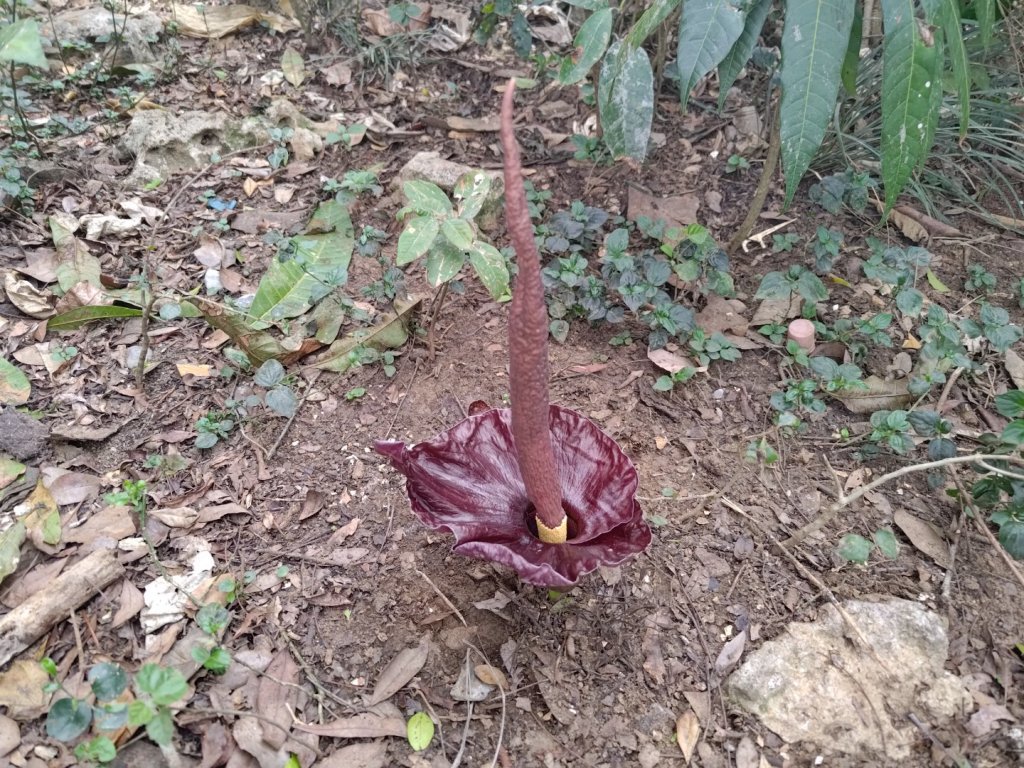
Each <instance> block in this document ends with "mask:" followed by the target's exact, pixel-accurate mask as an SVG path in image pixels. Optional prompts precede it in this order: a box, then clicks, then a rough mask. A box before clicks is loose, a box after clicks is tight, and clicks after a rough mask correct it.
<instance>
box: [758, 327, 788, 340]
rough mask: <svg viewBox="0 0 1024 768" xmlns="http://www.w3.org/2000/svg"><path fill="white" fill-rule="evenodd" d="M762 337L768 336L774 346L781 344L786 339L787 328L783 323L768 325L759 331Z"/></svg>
mask: <svg viewBox="0 0 1024 768" xmlns="http://www.w3.org/2000/svg"><path fill="white" fill-rule="evenodd" d="M757 332H758V333H760V334H761V335H762V336H767V337H768V338H769V339H770V340H771V342H772V344H781V343H782V342H783V340H785V338H786V326H785V325H783V324H782V323H768V324H767V325H762V326H761V327H760V328H758V329H757Z"/></svg>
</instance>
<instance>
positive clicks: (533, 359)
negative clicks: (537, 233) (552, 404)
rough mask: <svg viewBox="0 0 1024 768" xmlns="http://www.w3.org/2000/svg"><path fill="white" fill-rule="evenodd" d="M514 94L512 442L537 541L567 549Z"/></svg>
mask: <svg viewBox="0 0 1024 768" xmlns="http://www.w3.org/2000/svg"><path fill="white" fill-rule="evenodd" d="M514 93H515V80H514V79H513V80H509V83H508V87H506V89H505V98H504V100H503V102H502V106H501V147H502V150H503V151H504V155H505V222H506V227H507V229H508V233H509V236H510V237H511V238H512V246H513V247H514V248H515V251H516V264H517V265H518V267H519V275H518V277H517V278H516V286H515V291H514V293H513V298H512V307H511V309H510V310H509V315H508V351H509V390H510V394H511V397H512V439H513V441H514V442H515V446H516V457H517V458H518V460H519V471H520V472H521V473H522V475H523V482H524V483H525V485H526V495H527V496H529V498H530V501H531V502H533V506H534V510H535V514H536V517H537V536H538V537H539V538H540V540H541V541H543V542H545V543H547V544H562V543H564V542H565V540H566V537H567V533H568V519H567V518H566V515H565V512H564V511H563V510H562V492H561V483H560V482H559V480H558V469H557V467H556V466H555V454H554V451H553V450H552V447H551V430H550V428H549V426H548V417H549V412H550V408H549V405H548V322H547V319H548V313H547V309H546V308H545V306H544V286H543V284H542V283H541V278H540V258H539V256H538V255H537V245H536V243H534V240H533V224H531V223H530V214H529V211H528V209H527V206H526V191H525V189H524V188H523V176H522V165H521V163H520V159H519V145H518V144H517V143H516V137H515V132H514V129H513V123H512V108H513V100H514Z"/></svg>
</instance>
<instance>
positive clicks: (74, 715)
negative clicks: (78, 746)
mask: <svg viewBox="0 0 1024 768" xmlns="http://www.w3.org/2000/svg"><path fill="white" fill-rule="evenodd" d="M91 722H92V707H91V706H89V704H88V702H85V701H82V700H80V699H73V698H64V699H58V700H57V701H55V702H53V704H52V705H51V706H50V711H49V712H47V713H46V734H47V735H48V736H49V737H50V738H51V739H56V740H57V741H74V740H75V739H77V738H78V737H79V736H81V735H82V734H83V733H85V732H86V731H87V730H88V729H89V724H90V723H91Z"/></svg>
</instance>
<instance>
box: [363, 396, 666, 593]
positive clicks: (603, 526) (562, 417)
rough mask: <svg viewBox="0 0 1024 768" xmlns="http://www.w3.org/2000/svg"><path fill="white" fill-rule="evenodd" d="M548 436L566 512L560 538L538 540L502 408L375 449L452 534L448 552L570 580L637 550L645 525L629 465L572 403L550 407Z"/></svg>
mask: <svg viewBox="0 0 1024 768" xmlns="http://www.w3.org/2000/svg"><path fill="white" fill-rule="evenodd" d="M550 427H551V438H552V443H553V447H554V452H555V462H556V464H557V466H558V474H559V478H560V481H561V491H562V504H563V507H564V508H565V510H566V511H567V513H568V515H569V520H570V538H569V541H567V542H566V543H565V544H544V543H542V542H541V541H540V540H539V539H537V538H536V536H535V535H534V532H532V531H531V529H530V525H531V523H532V520H533V516H534V515H533V508H532V505H531V504H530V500H529V499H528V498H527V496H526V487H525V486H524V484H523V479H522V476H521V475H520V472H519V465H518V463H517V461H516V452H515V445H514V443H513V441H512V432H511V417H510V413H509V411H508V410H507V409H495V410H490V411H486V412H485V413H482V414H480V415H478V416H471V417H469V418H468V419H465V420H464V421H461V422H459V423H458V424H456V425H455V426H453V427H452V428H451V429H449V430H448V431H447V432H443V433H441V434H440V435H438V436H437V437H434V438H433V439H431V440H427V441H425V442H422V443H417V444H415V445H412V446H406V445H405V444H404V443H401V442H391V441H379V442H377V443H376V445H375V448H376V450H377V452H378V453H380V454H381V455H383V456H386V457H387V458H389V459H390V460H391V463H392V465H393V466H394V467H395V469H397V470H398V471H399V472H401V473H402V474H403V475H405V476H406V478H407V482H406V491H407V493H408V494H409V500H410V502H411V503H412V509H413V512H414V513H415V514H416V516H417V517H419V518H420V520H422V521H423V522H424V523H425V524H426V525H428V526H430V527H431V528H434V529H439V530H446V531H450V532H451V533H453V534H455V551H456V552H458V553H460V554H462V555H466V556H468V557H475V558H478V559H481V560H491V561H493V562H497V563H501V564H503V565H507V566H508V567H510V568H512V569H513V570H515V571H516V572H517V573H518V574H519V575H520V577H521V578H522V579H523V580H524V581H527V582H529V583H531V584H535V585H537V586H542V587H561V588H565V587H571V586H572V585H573V584H575V583H576V581H577V579H579V577H580V576H583V575H584V574H587V573H590V572H591V571H593V570H594V569H596V568H597V567H598V566H601V565H605V566H612V565H618V564H619V563H621V562H622V561H623V560H625V559H626V558H628V557H630V556H631V555H635V554H637V553H638V552H641V551H643V550H644V549H645V548H646V547H647V545H648V544H650V542H651V531H650V528H648V527H647V524H646V523H645V522H644V520H643V513H642V511H641V509H640V504H639V503H638V502H637V501H636V498H635V493H636V488H637V484H638V478H637V474H636V469H635V468H634V467H633V464H632V463H631V462H630V461H629V459H628V458H627V457H626V455H625V454H624V453H623V452H622V451H621V450H620V449H619V447H618V445H616V443H615V441H614V440H612V439H611V438H610V437H608V435H606V434H605V433H604V432H602V431H601V430H600V429H599V428H598V427H597V426H596V425H595V424H594V423H593V422H591V421H590V420H588V419H586V418H584V417H583V416H581V415H580V414H578V413H576V412H575V411H571V410H568V409H566V408H560V407H558V406H554V405H553V406H551V414H550Z"/></svg>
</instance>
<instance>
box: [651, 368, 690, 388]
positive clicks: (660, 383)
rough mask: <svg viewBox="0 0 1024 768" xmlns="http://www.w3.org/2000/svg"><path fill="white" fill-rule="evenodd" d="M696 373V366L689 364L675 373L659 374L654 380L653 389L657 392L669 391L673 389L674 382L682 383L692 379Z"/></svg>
mask: <svg viewBox="0 0 1024 768" xmlns="http://www.w3.org/2000/svg"><path fill="white" fill-rule="evenodd" d="M696 374H697V369H696V368H691V367H690V366H687V367H685V368H680V369H679V370H678V371H676V372H675V373H671V374H665V375H663V376H659V377H658V378H657V380H656V381H655V382H654V389H655V391H657V392H671V391H672V390H673V389H675V386H676V384H684V383H685V382H687V381H689V380H690V379H692V378H693V377H694V376H695V375H696Z"/></svg>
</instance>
